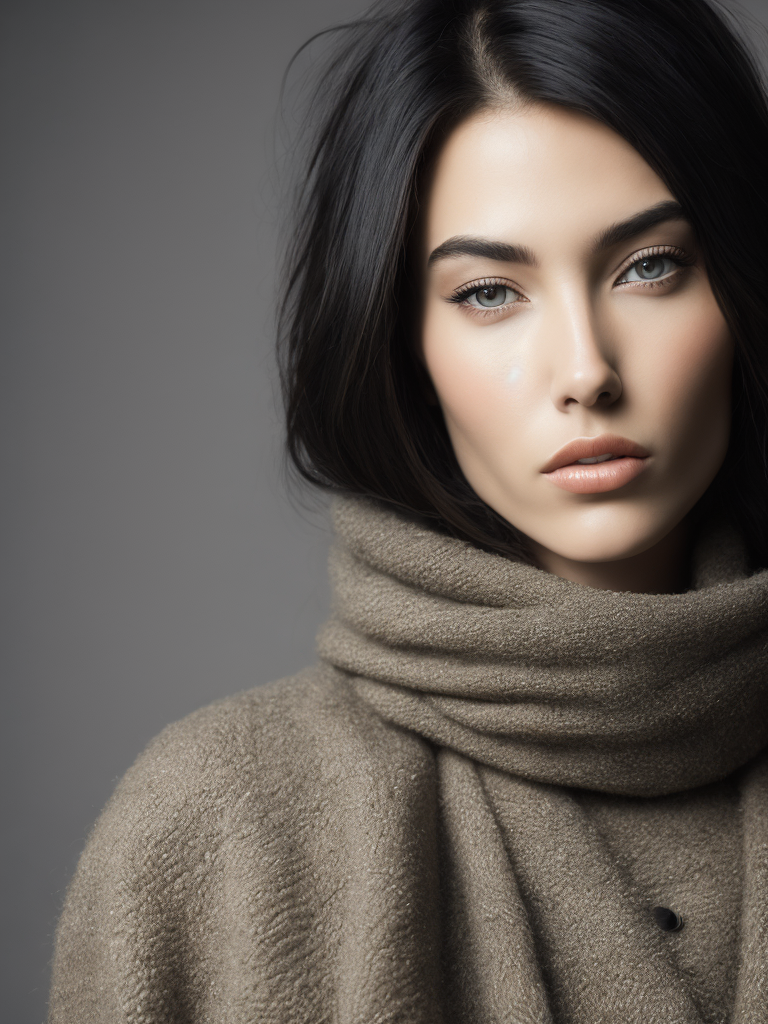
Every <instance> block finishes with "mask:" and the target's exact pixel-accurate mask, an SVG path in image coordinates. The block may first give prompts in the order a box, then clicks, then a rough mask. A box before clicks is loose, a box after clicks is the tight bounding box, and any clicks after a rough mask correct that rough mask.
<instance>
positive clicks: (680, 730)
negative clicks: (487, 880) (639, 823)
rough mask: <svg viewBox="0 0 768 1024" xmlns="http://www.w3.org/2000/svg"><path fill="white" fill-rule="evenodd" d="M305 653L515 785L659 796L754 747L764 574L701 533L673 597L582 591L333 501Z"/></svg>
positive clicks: (760, 731) (759, 735)
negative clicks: (330, 546)
mask: <svg viewBox="0 0 768 1024" xmlns="http://www.w3.org/2000/svg"><path fill="white" fill-rule="evenodd" d="M335 523H336V530H337V536H338V538H339V542H340V543H339V544H338V546H337V547H336V549H335V551H334V553H333V555H332V558H331V577H332V581H333V585H334V589H335V616H334V618H333V619H332V620H331V622H330V623H328V625H327V626H326V627H325V628H324V629H323V630H322V631H321V633H320V635H319V638H318V644H319V652H320V656H321V657H322V658H324V659H325V660H327V661H329V662H331V663H332V664H333V665H335V666H336V667H337V668H341V669H343V670H345V671H346V672H349V673H351V674H353V675H354V676H355V677H356V684H355V685H356V687H357V689H358V692H359V693H360V694H361V696H363V697H364V699H365V700H366V701H368V702H369V703H370V704H372V705H373V706H374V707H375V708H376V709H377V710H378V711H379V712H380V713H381V714H382V715H383V716H384V717H385V718H387V719H389V720H391V721H393V722H396V723H397V724H399V725H402V726H403V727H405V728H408V729H413V730H414V731H416V732H418V733H420V734H421V735H422V736H424V737H426V738H427V739H429V740H431V741H432V742H434V743H437V744H438V745H440V746H445V747H448V748H450V749H453V750H456V751H458V752H460V753H463V754H465V755H466V756H468V757H471V758H472V759H473V760H476V761H478V762H481V763H483V764H486V765H489V766H491V767H494V768H498V769H500V770H502V771H505V772H509V773H512V774H514V775H519V776H522V777H524V778H528V779H532V780H536V781H540V782H548V783H551V784H556V785H563V786H578V787H583V788H586V789H594V790H598V791H601V792H606V793H617V794H622V795H628V796H629V795H632V796H658V795H662V794H665V793H674V792H679V791H681V790H685V789H690V788H693V787H695V786H701V785H704V784H706V783H708V782H712V781H715V780H717V779H721V778H724V777H725V776H726V775H728V774H729V773H730V772H731V771H733V770H734V769H735V768H737V767H739V766H740V765H742V764H744V763H745V762H746V761H748V760H749V759H750V758H751V757H753V756H754V755H755V754H757V752H758V751H760V750H761V749H762V748H763V747H765V746H766V744H767V743H768V686H766V685H765V681H766V679H768V572H761V573H757V574H755V575H752V576H748V575H746V573H745V571H744V568H743V554H742V550H741V547H740V544H739V542H738V539H737V538H736V537H735V536H734V535H733V534H732V533H731V532H729V530H728V529H727V528H720V529H712V530H710V531H709V532H707V533H705V534H704V535H703V536H702V537H701V539H700V541H699V544H698V546H697V549H696V552H695V567H694V584H693V587H692V589H690V590H689V591H687V592H685V593H682V594H634V593H624V592H622V593H617V592H614V591H605V590H597V589H594V588H592V587H587V586H583V585H581V584H577V583H571V582H569V581H567V580H563V579H560V578H559V577H556V576H553V575H551V574H549V573H546V572H543V571H542V570H540V569H536V568H533V567H531V566H528V565H523V564H520V563H515V562H512V561H509V560H508V559H504V558H501V557H500V556H497V555H492V554H488V553H486V552H483V551H480V550H478V549H477V548H475V547H473V546H472V545H470V544H467V543H465V542H463V541H458V540H454V539H452V538H449V537H446V536H443V535H441V534H438V533H436V532H434V531H432V530H429V529H427V528H425V527H423V526H421V525H419V524H417V523H414V522H409V521H408V520H406V519H404V518H403V517H401V516H399V515H397V514H396V513H393V512H391V511H388V510H385V509H383V508H381V507H378V506H376V505H374V504H372V503H369V502H365V501H362V500H360V499H346V500H344V501H342V502H339V503H337V506H336V509H335Z"/></svg>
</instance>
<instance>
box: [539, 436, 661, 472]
mask: <svg viewBox="0 0 768 1024" xmlns="http://www.w3.org/2000/svg"><path fill="white" fill-rule="evenodd" d="M609 453H610V454H611V455H632V456H634V457H635V458H638V459H646V458H648V456H649V455H650V454H651V453H650V452H649V451H648V449H647V448H643V446H642V445H640V444H636V443H635V442H634V441H630V440H629V439H628V438H626V437H619V435H618V434H600V436H599V437H577V438H576V439H575V440H574V441H569V442H568V444H566V445H563V447H562V448H560V449H559V450H558V451H556V452H555V454H554V455H553V456H552V458H551V459H550V460H549V461H548V462H547V463H546V464H545V465H544V466H543V467H542V469H541V472H542V473H551V472H552V471H553V470H555V469H561V468H562V467H563V466H570V465H571V463H572V462H577V461H578V460H579V459H594V458H595V457H596V456H598V455H608V454H609Z"/></svg>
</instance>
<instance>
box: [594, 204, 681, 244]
mask: <svg viewBox="0 0 768 1024" xmlns="http://www.w3.org/2000/svg"><path fill="white" fill-rule="evenodd" d="M668 220H685V213H684V212H683V208H682V206H681V205H680V203H676V202H675V200H674V199H666V200H664V201H663V202H661V203H657V204H656V205H655V206H650V207H649V208H648V209H647V210H642V211H641V212H640V213H636V214H635V215H634V217H629V218H628V220H623V221H621V222H620V223H619V224H612V225H611V226H610V227H609V228H606V229H605V231H601V232H600V234H599V235H598V236H597V238H596V240H595V244H594V245H593V247H592V251H593V252H600V251H601V250H602V249H610V247H611V246H612V245H618V244H619V242H628V241H629V240H630V239H632V238H634V237H635V235H640V234H642V233H643V231H647V230H648V229H649V228H655V227H656V225H657V224H664V223H665V222H666V221H668Z"/></svg>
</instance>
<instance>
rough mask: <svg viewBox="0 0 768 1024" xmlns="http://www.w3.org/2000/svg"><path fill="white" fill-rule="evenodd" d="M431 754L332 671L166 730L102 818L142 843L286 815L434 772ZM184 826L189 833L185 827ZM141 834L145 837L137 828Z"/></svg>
mask: <svg viewBox="0 0 768 1024" xmlns="http://www.w3.org/2000/svg"><path fill="white" fill-rule="evenodd" d="M433 762H434V757H433V754H432V752H431V748H430V747H429V746H428V744H426V743H425V742H424V741H423V740H422V739H420V738H419V737H418V736H416V735H415V734H413V733H411V732H408V731H406V730H403V729H401V728H399V727H398V726H395V725H393V724H391V723H389V722H386V721H385V720H384V719H382V718H381V717H380V716H379V715H378V714H377V713H376V712H375V711H374V710H373V709H372V708H371V707H370V706H369V705H367V704H366V703H365V702H364V701H363V700H362V699H361V698H360V697H359V696H358V695H357V693H356V691H355V689H354V688H353V687H352V686H351V685H350V683H349V681H348V678H347V676H346V675H345V674H344V673H341V672H339V671H337V670H335V669H332V668H330V667H321V668H313V669H308V670H307V671H305V672H302V673H300V674H299V675H297V676H293V677H290V678H287V679H282V680H278V681H277V682H274V683H270V684H268V685H266V686H260V687H256V688H254V689H252V690H248V691H246V692H244V693H240V694H237V695H235V696H232V697H228V698H226V699H224V700H220V701H216V702H215V703H213V704H210V705H208V706H207V707H204V708H201V709H200V710H198V711H195V712H193V713H192V714H190V715H187V716H186V717H185V718H183V719H181V720H180V721H178V722H174V723H173V724H171V725H169V726H167V727H166V728H165V729H164V730H163V731H162V732H161V733H160V734H159V735H158V736H157V737H155V739H154V740H153V741H152V742H151V743H150V744H149V745H148V747H147V748H146V750H145V751H144V752H143V753H142V754H141V755H140V756H139V757H138V759H137V760H136V762H135V763H134V765H133V766H132V767H131V768H130V769H129V771H128V772H127V773H126V775H125V776H124V777H123V779H122V780H121V782H120V783H119V784H118V786H117V788H116V790H115V792H114V794H113V796H112V798H111V800H110V801H109V803H108V804H107V807H106V808H105V810H104V814H103V815H102V819H103V820H104V821H105V823H106V822H112V823H113V827H114V825H115V824H118V823H119V830H120V831H123V832H125V833H126V835H128V834H130V835H132V836H133V837H134V838H135V837H136V836H137V826H138V825H139V822H140V820H141V821H143V822H144V823H145V825H146V826H147V827H150V826H152V825H154V827H155V828H156V826H157V825H158V824H159V823H160V821H163V822H164V823H165V824H166V826H167V827H168V826H171V825H180V824H181V822H183V821H185V822H187V823H190V824H191V823H192V822H194V823H195V826H194V827H199V825H200V823H201V822H200V819H201V818H206V819H209V820H208V822H207V823H208V825H209V826H210V827H214V826H215V822H216V821H218V822H219V824H221V823H222V822H223V820H224V819H230V820H231V818H232V816H233V815H235V816H237V808H238V806H239V805H240V804H241V802H242V801H243V800H247V801H248V804H249V817H250V816H251V815H252V812H253V809H254V802H256V803H257V804H258V806H259V808H260V810H261V812H262V813H268V812H269V811H270V809H275V810H276V811H279V812H280V814H281V816H282V814H283V812H284V808H285V805H286V801H288V800H290V799H291V797H296V796H300V795H301V794H302V793H304V792H308V791H311V792H313V793H316V792H318V790H319V789H320V788H322V787H323V786H331V785H332V786H335V787H340V789H342V790H343V789H344V788H346V786H347V785H350V784H354V786H355V788H357V787H358V786H359V783H360V780H361V778H365V777H368V778H370V779H371V781H373V780H375V781H376V785H377V786H380V785H382V784H384V785H386V784H387V781H388V780H389V781H390V782H391V783H392V784H394V785H396V784H397V780H398V778H399V777H401V776H402V774H403V773H405V772H407V773H411V774H413V773H414V772H416V773H417V774H421V773H423V772H425V771H426V772H428V773H429V772H431V771H432V770H433ZM182 827H183V826H182ZM138 831H141V829H139V830H138Z"/></svg>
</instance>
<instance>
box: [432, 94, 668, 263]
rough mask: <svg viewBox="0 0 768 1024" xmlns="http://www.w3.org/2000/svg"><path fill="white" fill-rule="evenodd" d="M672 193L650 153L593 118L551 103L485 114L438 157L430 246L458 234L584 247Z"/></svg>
mask: <svg viewBox="0 0 768 1024" xmlns="http://www.w3.org/2000/svg"><path fill="white" fill-rule="evenodd" d="M672 198H673V197H672V195H671V193H670V192H669V190H668V189H667V187H666V186H665V185H664V183H663V182H662V180H661V179H660V178H659V177H658V175H657V174H656V173H655V172H654V171H653V170H652V169H651V167H650V166H649V165H648V164H647V163H646V162H645V160H643V158H642V157H641V156H640V154H639V153H638V152H637V151H636V150H635V149H633V148H632V146H630V144H629V143H628V142H626V140H624V139H623V138H622V137H621V136H619V135H617V134H616V133H615V132H614V131H612V130H611V129H610V128H607V127H606V126H604V125H602V124H600V123H599V122H597V121H595V120H593V119H592V118H589V117H586V116H585V115H582V114H578V113H573V112H571V111H568V110H564V109H562V108H559V107H553V106H544V105H530V106H525V107H517V108H513V107H509V108H503V109H501V110H494V111H483V112H480V113H479V114H475V115H473V116H472V117H470V118H468V119H467V120H465V121H464V122H462V123H461V124H460V125H459V126H458V127H457V128H456V129H454V131H453V132H452V133H451V134H450V135H449V136H448V138H447V139H446V141H445V143H444V144H443V146H442V148H441V150H440V151H439V153H438V155H437V157H436V160H435V163H434V166H433V171H432V175H431V179H430V182H429V184H428V188H427V196H426V208H425V211H424V213H425V217H424V221H425V225H424V226H425V235H426V238H425V241H426V243H427V246H428V249H427V251H431V250H432V249H433V248H434V247H435V246H437V245H439V244H440V243H441V242H442V241H444V240H445V239H446V238H449V237H452V236H455V235H478V236H483V237H490V238H499V239H504V240H509V241H514V242H515V243H519V244H523V245H530V246H532V247H535V248H537V249H541V248H542V247H543V248H546V246H547V245H548V244H558V245H559V246H562V245H563V244H568V243H569V242H570V243H573V244H575V245H576V244H579V243H580V242H583V241H584V240H585V239H587V238H591V237H593V236H594V234H595V233H596V232H597V231H600V230H601V229H602V228H604V227H605V226H606V225H608V224H611V223H615V222H617V221H621V220H623V219H625V218H626V217H629V216H631V215H632V214H634V213H636V212H637V211H638V210H641V209H644V208H647V207H649V206H653V205H654V204H656V203H658V202H662V201H664V200H668V199H672Z"/></svg>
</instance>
